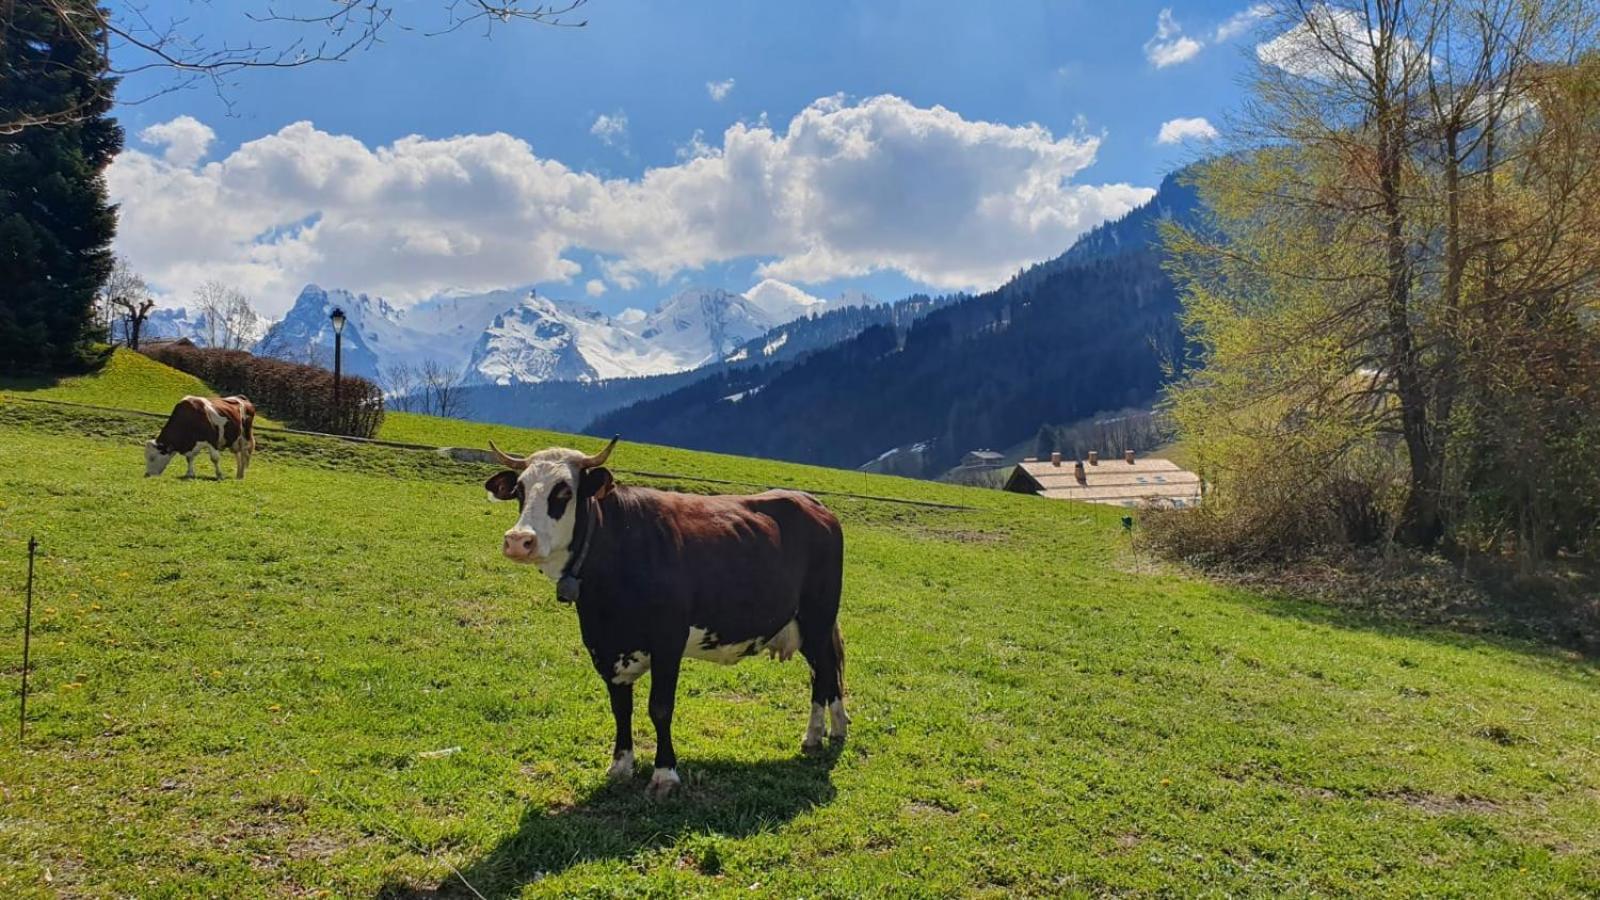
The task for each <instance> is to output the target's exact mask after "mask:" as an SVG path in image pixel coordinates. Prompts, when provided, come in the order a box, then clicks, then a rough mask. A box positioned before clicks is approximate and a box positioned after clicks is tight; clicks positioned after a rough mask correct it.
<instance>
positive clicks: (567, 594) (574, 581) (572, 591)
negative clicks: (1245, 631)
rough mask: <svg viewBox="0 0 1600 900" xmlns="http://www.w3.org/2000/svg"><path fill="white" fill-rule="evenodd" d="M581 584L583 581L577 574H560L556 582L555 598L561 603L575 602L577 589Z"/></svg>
mask: <svg viewBox="0 0 1600 900" xmlns="http://www.w3.org/2000/svg"><path fill="white" fill-rule="evenodd" d="M582 585H583V582H582V581H580V580H579V579H578V576H576V575H562V576H561V580H560V581H557V582H556V599H557V600H560V601H561V602H562V603H577V602H578V589H579V588H580V587H582Z"/></svg>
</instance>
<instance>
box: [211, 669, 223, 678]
mask: <svg viewBox="0 0 1600 900" xmlns="http://www.w3.org/2000/svg"><path fill="white" fill-rule="evenodd" d="M211 677H212V678H221V677H222V670H221V669H212V670H211Z"/></svg>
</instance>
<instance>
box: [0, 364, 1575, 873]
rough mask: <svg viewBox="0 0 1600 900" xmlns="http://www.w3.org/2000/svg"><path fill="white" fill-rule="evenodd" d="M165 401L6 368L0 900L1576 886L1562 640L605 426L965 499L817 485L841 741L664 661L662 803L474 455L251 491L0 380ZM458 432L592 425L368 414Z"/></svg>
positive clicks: (1037, 512)
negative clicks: (672, 790) (614, 761)
mask: <svg viewBox="0 0 1600 900" xmlns="http://www.w3.org/2000/svg"><path fill="white" fill-rule="evenodd" d="M184 384H185V382H184V380H183V378H182V376H176V375H174V374H173V373H168V372H164V371H161V370H158V369H157V368H155V367H153V364H148V363H144V362H143V361H141V360H137V359H131V358H129V359H122V358H121V355H119V361H118V362H116V363H114V364H113V365H112V366H111V367H109V368H108V369H107V370H105V371H104V372H102V373H101V374H100V375H99V376H94V377H90V378H86V379H81V380H77V381H74V382H71V383H70V384H63V385H53V386H46V385H41V384H16V383H13V384H9V385H7V384H0V655H3V658H0V677H3V678H4V679H5V689H4V692H3V693H0V696H4V697H6V698H7V703H6V704H5V709H4V710H3V712H4V716H3V719H0V721H3V724H4V725H5V726H6V727H5V729H4V730H3V731H0V734H3V735H4V737H3V738H0V896H4V897H8V898H9V897H17V896H35V895H37V896H52V895H67V896H171V897H178V896H183V897H188V896H227V897H237V896H286V895H287V896H350V897H377V896H426V895H430V894H433V893H437V894H440V895H444V896H472V895H473V893H474V892H477V893H481V894H482V895H484V896H504V895H508V894H509V895H518V894H526V895H530V896H569V895H584V896H615V895H628V896H642V895H651V896H654V895H666V896H670V895H677V894H686V895H699V894H724V893H725V894H737V895H739V896H773V897H792V896H800V895H809V896H841V897H843V896H859V895H893V896H920V895H926V896H950V895H970V894H978V895H991V896H1013V895H1049V896H1060V895H1063V894H1083V895H1101V894H1124V895H1166V896H1182V897H1188V896H1206V895H1215V896H1222V895H1240V894H1244V895H1291V896H1308V895H1349V894H1365V895H1375V894H1381V895H1385V896H1408V895H1409V896H1424V895H1425V896H1452V895H1453V896H1494V895H1498V896H1518V897H1523V896H1594V895H1595V894H1597V893H1600V672H1597V669H1596V667H1595V665H1594V663H1593V661H1588V660H1583V659H1579V658H1575V657H1572V656H1569V655H1564V654H1561V653H1557V652H1554V651H1548V650H1546V649H1543V648H1541V647H1538V646H1535V645H1531V644H1522V643H1514V642H1510V641H1502V640H1496V639H1490V638H1483V637H1468V636H1460V635H1454V634H1450V633H1445V632H1432V631H1421V630H1411V629H1407V628H1404V627H1401V626H1396V625H1393V624H1384V623H1379V622H1374V621H1370V620H1363V619H1356V618H1350V617H1348V616H1347V615H1346V614H1342V613H1339V612H1336V611H1332V610H1328V609H1324V608H1320V607H1315V606H1309V605H1304V604H1298V603H1294V602H1289V601H1284V600H1276V599H1273V598H1269V597H1263V596H1258V595H1254V594H1250V593H1245V592H1241V591H1237V590H1231V589H1225V588H1220V587H1216V586H1212V585H1209V584H1207V583H1205V582H1203V581H1200V580H1197V579H1194V578H1190V577H1187V576H1183V575H1181V574H1176V573H1172V572H1166V571H1155V570H1154V567H1153V566H1152V565H1151V564H1150V563H1149V562H1148V561H1147V560H1135V559H1134V558H1133V557H1131V556H1130V554H1129V553H1128V546H1127V543H1126V538H1124V537H1123V536H1122V534H1121V529H1120V527H1119V526H1118V524H1117V521H1116V515H1115V514H1114V513H1113V512H1112V511H1110V510H1096V509H1094V508H1089V507H1082V506H1076V505H1071V504H1064V503H1052V502H1046V501H1042V500H1038V499H1035V498H1029V497H1018V496H1013V495H1005V494H1000V493H997V492H986V491H978V490H970V489H962V488H955V487H950V486H946V485H938V484H931V483H924V482H913V481H905V480H901V479H893V478H878V477H866V476H861V475H858V474H853V473H848V472H837V471H831V470H824V469H814V468H807V467H801V466H791V465H785V464H779V463H770V462H763V461H758V460H746V459H734V458H730V457H716V456H712V455H708V454H697V453H688V452H684V451H675V450H667V449H661V448H654V447H646V446H638V445H631V444H628V443H626V435H624V441H625V442H624V443H623V444H622V445H621V446H620V447H619V449H618V451H617V455H616V457H615V458H614V463H615V465H616V467H617V468H618V469H622V470H643V471H652V472H662V473H676V474H680V475H703V476H710V477H718V478H726V479H730V480H738V481H747V482H751V483H759V484H785V485H797V486H806V487H811V488H815V489H818V490H829V491H842V492H854V493H863V494H874V495H881V496H889V497H902V498H909V499H919V500H926V501H936V502H943V503H954V504H959V505H964V506H968V507H971V508H970V509H963V510H946V509H934V508H928V507H916V506H908V505H902V504H894V503H887V502H882V501H876V500H858V499H851V498H848V497H842V496H830V497H828V498H827V502H828V503H829V505H830V506H831V507H832V508H833V509H834V510H835V511H836V512H837V513H838V515H839V517H840V518H841V520H842V521H843V522H844V523H845V529H846V541H847V561H848V568H847V572H846V578H845V597H844V609H843V612H842V615H841V621H842V624H843V628H844V633H845V636H846V641H847V644H848V650H849V662H848V666H847V669H846V680H847V685H848V689H849V692H850V693H849V704H850V709H851V713H852V715H853V717H854V720H855V721H854V727H853V729H852V731H851V736H850V742H849V743H848V744H847V745H846V746H844V747H843V748H842V749H841V750H837V751H835V752H833V753H831V754H830V755H829V756H826V757H823V758H807V757H803V756H802V755H801V754H800V753H799V739H800V735H801V732H802V731H803V729H804V725H805V718H806V712H807V705H808V703H807V697H808V695H807V691H806V676H805V669H804V666H803V664H801V663H799V662H791V663H788V664H782V663H778V662H774V661H769V660H766V659H759V660H753V661H749V662H746V663H744V664H742V665H740V666H736V667H727V668H724V667H718V666H714V665H711V664H709V663H702V662H695V661H691V662H689V663H687V664H686V666H685V669H684V674H683V679H682V684H681V687H680V701H679V705H678V718H677V727H676V729H675V735H676V737H677V743H678V752H679V756H680V759H681V762H680V772H681V773H682V775H683V777H684V779H685V788H686V790H685V791H684V792H683V793H682V794H681V795H680V796H678V797H675V798H672V799H669V800H666V801H663V802H652V801H650V800H648V799H646V797H645V796H644V783H645V780H646V778H647V777H648V765H647V763H645V764H641V769H640V772H639V774H638V775H637V776H636V777H635V779H634V781H633V782H632V783H631V784H625V785H618V786H610V785H607V783H606V782H605V778H604V771H605V767H606V765H607V763H608V762H609V750H610V727H611V726H610V716H609V712H608V709H607V706H606V701H605V694H604V690H603V688H602V686H601V683H600V681H599V679H598V678H597V677H596V676H595V675H594V673H593V671H592V670H591V669H590V667H589V664H588V661H587V658H586V656H585V654H584V652H583V649H582V647H581V645H580V643H579V640H578V635H577V626H576V620H575V617H574V615H573V613H572V610H571V609H569V608H567V607H565V606H563V605H559V604H557V603H556V602H554V599H553V589H552V587H551V586H550V584H549V583H548V582H547V581H545V580H544V579H543V578H542V576H540V575H538V573H537V572H535V571H533V570H531V569H527V568H521V567H514V566H512V565H511V564H509V563H506V562H503V561H502V559H501V557H500V554H499V540H500V534H501V532H502V531H503V530H504V529H505V528H506V527H508V525H509V524H510V522H511V520H512V518H513V517H514V510H513V508H510V507H506V506H502V505H497V504H491V503H489V502H487V501H486V500H485V498H484V492H483V490H482V488H481V482H482V480H483V478H484V477H485V476H486V475H487V474H489V473H490V472H491V471H492V470H491V469H489V468H488V467H482V466H473V465H466V464H460V463H455V462H451V461H449V460H447V459H445V458H443V457H440V456H438V455H435V454H430V453H425V452H418V451H401V450H393V449H386V448H379V447H358V446H351V445H348V444H345V443H342V442H335V441H323V440H312V439H307V438H297V437H289V436H284V435H275V434H267V435H264V436H263V441H262V447H261V451H260V452H259V453H258V455H257V456H256V459H255V462H254V463H253V465H252V467H251V470H250V477H249V479H248V480H246V481H244V482H235V481H231V480H230V481H224V482H221V483H217V482H211V481H204V480H197V481H183V480H179V479H178V478H177V477H175V475H173V474H171V473H169V476H168V477H165V478H161V479H149V480H146V479H144V478H142V477H141V475H142V465H141V457H140V453H139V448H138V442H139V440H141V439H142V438H143V437H147V436H149V435H151V434H153V433H154V431H155V429H156V426H157V425H158V423H156V422H154V421H153V420H150V419H147V418H136V417H124V416H117V415H108V414H103V413H88V412H85V411H82V410H76V409H72V408H68V407H58V406H48V405H42V404H36V403H29V402H25V401H22V400H19V399H17V398H19V397H25V396H29V395H30V394H32V395H40V396H55V397H58V398H61V399H72V400H77V401H79V402H89V403H102V404H106V405H118V406H129V407H137V408H143V409H152V410H159V411H165V410H166V409H167V408H170V406H171V403H172V401H173V399H175V396H176V395H177V394H181V393H184V392H187V391H190V390H193V386H192V385H191V386H189V387H185V386H184ZM65 391H70V396H66V397H62V393H63V392H65ZM490 435H492V436H494V437H495V439H496V442H497V443H501V445H502V446H506V447H507V449H514V450H516V451H527V450H532V449H535V448H537V447H539V446H541V445H544V444H546V443H549V442H551V441H555V440H561V441H562V442H563V443H575V444H577V445H579V446H581V447H584V448H592V447H596V446H598V442H597V441H594V440H593V439H587V438H556V437H554V436H550V435H545V434H539V433H533V432H522V431H518V430H516V429H509V428H499V427H492V426H481V425H474V424H471V423H461V422H441V421H435V420H430V419H427V418H424V417H418V416H393V417H392V418H391V420H390V421H389V423H388V424H386V426H385V434H384V436H386V437H392V438H395V439H398V440H407V441H419V442H426V443H438V444H451V445H468V444H481V442H482V440H483V439H484V438H485V437H487V436H490ZM502 438H503V439H504V440H503V441H502ZM508 445H509V446H508ZM621 480H623V481H624V482H632V483H645V482H648V483H652V484H659V483H669V484H670V483H672V482H671V481H670V480H669V481H667V482H663V481H662V480H660V479H654V478H650V479H647V478H644V477H642V476H637V475H633V476H623V477H622V479H621ZM685 486H686V487H689V486H692V485H691V484H690V483H685ZM696 489H702V490H703V489H705V486H704V485H701V486H699V487H698V488H696ZM30 534H37V535H38V537H39V540H40V542H41V544H42V547H43V551H42V556H41V558H40V560H39V570H38V591H39V593H38V598H37V601H36V608H35V622H34V651H35V656H34V673H33V684H34V693H33V696H32V698H31V701H30V707H29V709H30V730H29V735H28V740H27V743H26V744H25V745H24V746H22V747H20V748H19V747H18V744H17V742H16V739H15V728H14V726H15V699H16V690H17V679H18V676H19V675H20V670H21V666H20V654H21V643H22V640H21V639H22V610H21V607H22V594H21V588H22V584H23V578H24V551H23V547H24V544H25V543H26V541H27V538H28V536H29V535H30ZM641 703H642V701H641ZM635 727H636V735H637V738H638V739H639V750H640V755H641V758H643V759H646V760H647V759H648V753H649V752H650V750H651V749H652V748H653V736H652V734H651V733H650V730H649V728H648V723H647V720H646V719H645V717H644V716H643V714H642V711H641V712H640V714H639V715H638V716H637V719H636V723H635ZM456 748H459V749H456ZM436 751H451V752H446V753H437V752H436ZM468 885H470V886H471V887H468Z"/></svg>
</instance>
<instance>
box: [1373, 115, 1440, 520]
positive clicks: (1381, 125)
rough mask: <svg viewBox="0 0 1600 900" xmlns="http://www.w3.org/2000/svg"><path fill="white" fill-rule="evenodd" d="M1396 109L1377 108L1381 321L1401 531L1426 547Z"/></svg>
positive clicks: (1431, 511) (1422, 442)
mask: <svg viewBox="0 0 1600 900" xmlns="http://www.w3.org/2000/svg"><path fill="white" fill-rule="evenodd" d="M1404 127H1405V125H1404V121H1403V117H1402V116H1401V114H1400V112H1399V111H1398V110H1396V109H1394V107H1393V106H1392V105H1388V104H1385V105H1383V106H1381V107H1380V109H1379V112H1378V192H1379V195H1380V198H1381V200H1382V203H1383V212H1384V219H1385V223H1384V224H1385V234H1384V247H1385V250H1386V256H1387V259H1386V268H1387V276H1388V277H1387V281H1386V283H1385V285H1384V309H1385V312H1386V318H1387V322H1386V323H1385V324H1386V326H1387V328H1386V330H1387V331H1388V337H1389V355H1390V366H1391V368H1392V369H1393V372H1394V377H1395V386H1396V389H1397V392H1398V395H1399V396H1398V399H1399V403H1400V426H1401V434H1402V435H1403V436H1404V438H1405V442H1406V453H1407V455H1408V457H1409V460H1410V468H1411V473H1410V479H1409V481H1410V483H1409V485H1408V487H1409V491H1408V493H1407V496H1406V505H1405V509H1404V511H1403V512H1402V514H1401V523H1400V527H1401V533H1402V535H1403V537H1404V539H1405V540H1406V541H1407V542H1408V543H1412V544H1415V545H1417V546H1422V547H1427V546H1431V545H1433V544H1434V543H1435V542H1437V541H1438V539H1439V495H1438V491H1437V490H1436V489H1435V487H1434V485H1435V483H1436V482H1437V479H1438V471H1437V465H1438V463H1437V460H1436V459H1435V455H1434V451H1433V442H1432V441H1431V440H1430V435H1429V434H1428V391H1427V386H1426V385H1425V384H1424V383H1423V377H1422V371H1421V365H1420V362H1419V360H1418V358H1417V347H1416V339H1415V336H1414V335H1413V333H1412V328H1411V315H1410V312H1411V311H1410V299H1411V296H1410V291H1411V264H1410V260H1409V259H1408V258H1407V253H1406V249H1407V248H1406V237H1405V224H1406V220H1405V211H1404V208H1403V206H1402V197H1401V192H1402V184H1401V179H1402V166H1403V159H1402V153H1403V150H1402V140H1401V138H1402V134H1401V132H1402V130H1403V129H1404Z"/></svg>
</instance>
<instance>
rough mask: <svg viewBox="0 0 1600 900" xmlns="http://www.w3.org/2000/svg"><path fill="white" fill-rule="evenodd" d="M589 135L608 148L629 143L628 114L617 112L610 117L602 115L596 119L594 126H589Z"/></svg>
mask: <svg viewBox="0 0 1600 900" xmlns="http://www.w3.org/2000/svg"><path fill="white" fill-rule="evenodd" d="M589 133H590V134H592V135H594V136H595V137H597V138H599V139H600V143H602V144H605V145H606V146H607V147H616V146H618V145H620V144H624V143H627V141H628V114H627V113H625V112H623V111H622V110H620V109H619V110H617V111H616V112H614V113H610V114H609V115H608V114H606V113H601V114H600V115H598V116H596V117H595V119H594V124H593V125H590V126H589Z"/></svg>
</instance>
